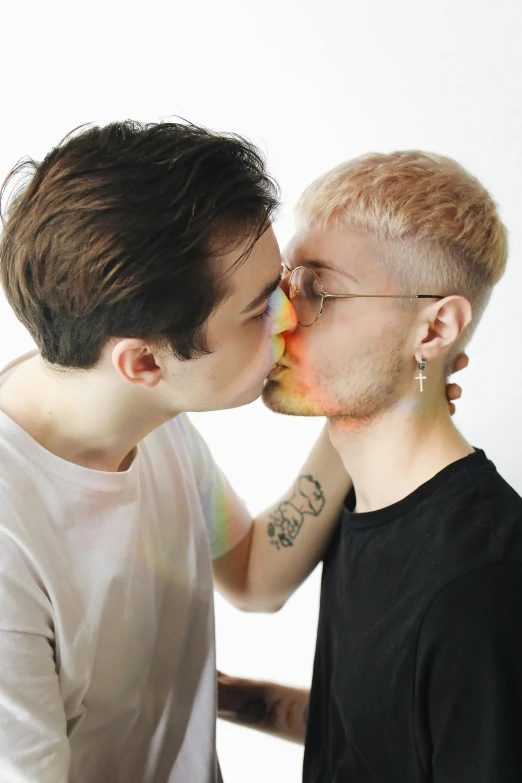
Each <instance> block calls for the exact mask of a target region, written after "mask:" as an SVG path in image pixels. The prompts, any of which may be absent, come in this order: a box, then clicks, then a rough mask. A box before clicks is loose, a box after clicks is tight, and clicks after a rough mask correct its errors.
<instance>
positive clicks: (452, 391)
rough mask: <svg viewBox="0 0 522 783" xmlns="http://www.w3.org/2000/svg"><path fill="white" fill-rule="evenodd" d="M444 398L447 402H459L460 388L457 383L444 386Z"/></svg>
mask: <svg viewBox="0 0 522 783" xmlns="http://www.w3.org/2000/svg"><path fill="white" fill-rule="evenodd" d="M446 396H447V398H448V400H460V398H461V397H462V388H461V387H460V386H459V385H458V383H448V385H447V386H446Z"/></svg>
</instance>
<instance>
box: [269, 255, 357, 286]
mask: <svg viewBox="0 0 522 783" xmlns="http://www.w3.org/2000/svg"><path fill="white" fill-rule="evenodd" d="M284 266H285V267H286V269H290V270H291V267H289V266H288V264H287V263H286V262H284ZM297 266H307V267H308V269H313V270H314V271H316V270H321V269H330V270H331V271H332V272H338V273H339V274H340V275H342V276H343V277H347V278H348V280H351V281H352V283H358V282H359V281H358V280H357V279H356V278H355V277H354V276H353V275H351V274H350V273H349V272H345V270H344V269H341V268H340V267H338V266H336V265H335V264H332V263H331V262H330V261H318V260H313V259H309V260H307V261H300V262H299V264H298V265H297Z"/></svg>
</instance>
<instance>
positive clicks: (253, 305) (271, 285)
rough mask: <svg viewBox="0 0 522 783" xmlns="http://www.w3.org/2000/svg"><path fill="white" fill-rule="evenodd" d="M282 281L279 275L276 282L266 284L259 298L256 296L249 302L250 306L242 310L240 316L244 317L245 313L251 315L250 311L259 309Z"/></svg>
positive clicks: (281, 276)
mask: <svg viewBox="0 0 522 783" xmlns="http://www.w3.org/2000/svg"><path fill="white" fill-rule="evenodd" d="M282 279H283V275H282V274H280V275H279V277H278V278H277V280H274V281H273V283H268V285H266V286H265V287H264V288H263V290H262V291H261V293H260V294H259V296H256V298H255V299H254V300H253V301H252V302H250V304H249V305H247V306H246V307H245V309H244V310H242V311H241V315H246V314H247V313H251V312H252V310H257V308H258V307H261V305H262V304H263V303H264V302H266V300H267V299H268V298H269V296H271V295H272V294H273V293H274V291H275V290H276V289H277V288H278V287H279V284H280V282H281V280H282Z"/></svg>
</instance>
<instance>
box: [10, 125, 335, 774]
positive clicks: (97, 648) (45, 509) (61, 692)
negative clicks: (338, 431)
mask: <svg viewBox="0 0 522 783" xmlns="http://www.w3.org/2000/svg"><path fill="white" fill-rule="evenodd" d="M26 165H27V164H26ZM29 168H30V173H31V174H32V176H31V177H30V178H29V179H28V181H27V182H26V183H25V185H24V186H23V187H22V188H21V190H19V191H18V192H15V194H14V196H13V198H12V199H11V201H10V204H9V208H8V209H7V211H4V231H3V235H2V238H1V244H0V276H1V281H2V284H3V287H4V290H5V294H6V297H7V300H8V302H9V303H10V305H11V306H12V308H13V309H14V312H15V313H16V315H17V316H18V318H19V319H20V320H21V322H22V323H23V324H24V325H25V326H26V327H27V329H28V330H29V332H30V333H31V335H32V337H33V338H34V340H35V342H36V345H37V349H38V350H37V351H35V352H33V353H32V354H29V355H27V356H25V357H22V358H21V359H18V360H16V361H15V362H13V363H12V364H11V365H10V366H9V367H8V368H6V369H5V370H4V371H3V372H2V373H1V375H0V466H1V470H0V474H1V485H0V505H1V511H0V661H1V666H0V780H1V781H2V783H15V781H17V783H18V782H19V781H38V783H62V782H63V781H67V780H69V781H74V782H75V783H117V782H118V781H121V783H145V782H146V781H147V782H149V783H166V782H167V781H169V782H170V783H212V782H213V781H214V780H215V776H216V762H215V717H216V701H215V700H216V696H215V682H216V680H215V652H214V650H215V648H214V616H213V586H214V583H213V576H214V577H215V580H216V585H217V587H218V588H219V589H220V590H221V591H222V592H223V593H224V594H225V595H226V596H227V597H228V598H229V599H230V600H231V601H233V602H234V603H235V604H236V605H237V606H239V607H240V608H243V609H245V610H256V611H274V610H276V609H278V608H279V607H280V606H281V605H282V604H283V603H284V602H285V600H286V598H287V597H288V595H290V594H291V593H292V591H293V590H294V589H295V588H296V587H297V586H298V585H299V584H300V583H301V582H302V581H303V579H304V578H305V577H306V576H307V574H308V573H310V571H311V570H312V569H313V568H314V566H315V565H316V563H317V562H318V560H319V559H320V557H321V553H322V551H323V550H324V548H325V546H326V543H327V541H328V539H329V536H330V533H331V530H332V528H333V525H334V523H335V522H336V519H337V517H338V513H339V509H340V506H341V502H342V497H343V495H344V494H345V492H346V490H347V487H348V477H347V476H346V473H345V471H344V468H343V466H342V463H341V461H340V460H339V458H338V456H337V454H336V452H335V451H334V449H333V448H332V446H331V444H330V441H329V438H328V435H327V433H324V434H323V436H322V437H321V438H320V439H319V441H318V443H317V445H316V447H315V449H314V451H313V452H312V454H311V456H310V458H309V459H308V461H307V462H306V464H305V466H304V469H303V476H305V477H308V478H307V480H306V481H302V482H301V484H300V486H301V491H302V492H303V493H304V497H303V503H305V502H306V500H307V493H308V494H309V495H310V499H309V502H308V505H307V509H308V512H307V513H308V516H307V518H306V520H307V521H306V522H305V523H303V524H302V525H301V526H300V528H299V530H297V529H294V530H293V532H292V537H291V539H290V538H289V539H288V540H287V541H285V556H284V558H281V553H280V552H278V551H277V549H276V548H275V547H274V546H272V544H271V541H272V539H271V538H270V536H269V535H267V526H268V523H269V519H270V513H271V509H269V510H268V511H267V512H266V513H264V514H261V515H259V517H258V518H257V519H255V520H254V521H253V522H252V519H251V517H250V515H249V514H248V512H247V510H246V509H245V507H244V505H243V503H242V502H241V501H240V500H239V499H238V498H237V496H236V495H235V493H234V492H233V490H232V489H231V487H230V485H229V484H228V482H227V480H226V478H225V477H224V475H223V474H222V473H221V471H220V470H219V468H218V467H217V466H216V465H215V463H214V462H213V460H212V457H211V455H210V453H209V451H208V448H207V447H206V445H205V443H204V442H203V440H202V439H201V437H200V436H199V435H198V433H197V432H196V430H195V429H194V427H193V426H192V425H191V423H190V421H189V420H188V419H187V417H186V415H185V412H186V411H201V410H212V409H217V408H227V407H234V406H238V405H244V404H246V403H249V402H251V401H252V400H254V399H255V398H256V397H258V396H259V395H260V393H261V391H262V389H263V384H264V383H265V380H266V377H267V375H268V374H269V373H270V371H271V369H272V368H273V366H274V365H275V363H276V362H277V361H278V360H279V359H280V357H281V355H282V353H283V350H284V339H283V337H282V334H283V333H284V332H288V331H289V330H291V329H293V328H294V327H295V313H294V310H293V308H292V306H291V305H290V304H289V302H288V300H287V298H286V296H285V294H284V293H283V291H282V290H281V288H279V283H280V280H281V258H280V253H279V248H278V245H277V242H276V239H275V236H274V233H273V231H272V228H271V218H272V215H273V212H274V210H275V208H276V206H277V189H276V186H275V184H274V182H273V181H272V180H271V179H270V177H269V176H268V174H267V172H266V170H265V167H264V163H263V161H262V159H261V158H260V156H259V154H258V152H257V150H256V149H255V148H254V147H253V146H252V145H250V144H249V143H248V142H246V141H245V140H243V139H241V138H239V137H236V136H232V135H225V134H217V133H212V132H210V131H207V130H205V129H203V128H198V127H195V126H192V125H188V124H175V123H164V124H159V125H147V126H145V125H140V124H138V123H131V122H124V123H115V124H112V125H110V126H107V127H102V128H99V127H94V128H90V129H86V130H83V131H82V132H80V133H79V134H76V135H73V136H71V137H68V138H66V140H65V141H64V142H63V143H62V144H61V145H59V146H58V147H57V148H55V149H53V150H52V151H51V152H50V153H49V155H47V157H46V158H45V159H44V160H43V161H42V163H39V164H36V163H33V162H31V163H30V164H29ZM23 171H24V167H17V169H16V170H15V172H14V174H13V176H14V177H15V178H16V175H17V174H21V173H23ZM12 181H13V180H12V179H9V180H8V184H9V183H11V182H12ZM292 494H293V490H291V491H290V492H289V495H290V496H291V495H292ZM212 561H213V562H212ZM212 566H213V567H212Z"/></svg>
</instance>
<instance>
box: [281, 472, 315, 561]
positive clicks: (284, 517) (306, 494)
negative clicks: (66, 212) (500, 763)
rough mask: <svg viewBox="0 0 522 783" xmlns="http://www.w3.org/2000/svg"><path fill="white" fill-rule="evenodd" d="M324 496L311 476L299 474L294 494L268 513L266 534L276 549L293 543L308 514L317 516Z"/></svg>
mask: <svg viewBox="0 0 522 783" xmlns="http://www.w3.org/2000/svg"><path fill="white" fill-rule="evenodd" d="M324 504H325V497H324V494H323V490H322V488H321V485H320V484H319V482H318V481H315V479H314V478H313V476H299V479H298V480H297V484H296V488H295V491H294V494H293V495H292V496H291V497H290V498H288V500H284V501H283V502H282V503H280V504H279V505H278V507H277V508H276V510H275V511H273V512H272V513H271V514H270V522H269V523H268V535H269V536H270V538H271V539H272V540H271V542H270V543H272V544H273V545H274V546H275V547H276V548H277V549H281V547H289V546H293V545H294V541H295V539H296V538H297V536H298V535H299V531H300V530H301V528H302V526H303V522H304V518H305V516H306V515H307V514H308V515H309V516H312V517H317V516H319V514H320V513H321V511H322V510H323V506H324Z"/></svg>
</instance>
